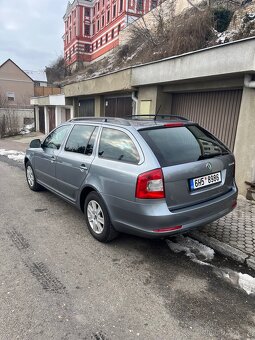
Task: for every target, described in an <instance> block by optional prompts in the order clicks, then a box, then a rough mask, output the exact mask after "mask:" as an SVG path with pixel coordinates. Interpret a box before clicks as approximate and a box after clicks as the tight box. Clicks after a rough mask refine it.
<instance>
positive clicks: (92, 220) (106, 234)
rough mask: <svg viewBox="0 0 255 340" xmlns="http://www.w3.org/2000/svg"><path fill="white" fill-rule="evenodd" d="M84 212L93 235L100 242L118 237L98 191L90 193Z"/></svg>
mask: <svg viewBox="0 0 255 340" xmlns="http://www.w3.org/2000/svg"><path fill="white" fill-rule="evenodd" d="M84 214H85V219H86V223H87V226H88V229H89V231H90V233H91V235H92V236H93V237H94V238H95V239H97V240H98V241H100V242H109V241H111V240H113V239H114V238H115V237H117V235H118V232H117V231H116V230H115V229H114V228H113V226H112V224H111V221H110V217H109V214H108V211H107V208H106V206H105V203H104V201H103V200H102V198H101V197H100V196H99V195H98V194H97V193H96V192H94V191H93V192H91V193H89V194H88V196H87V198H86V200H85V204H84Z"/></svg>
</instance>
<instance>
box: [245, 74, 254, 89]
mask: <svg viewBox="0 0 255 340" xmlns="http://www.w3.org/2000/svg"><path fill="white" fill-rule="evenodd" d="M244 86H245V87H249V88H252V89H255V81H254V80H252V76H251V75H250V74H246V75H245V76H244Z"/></svg>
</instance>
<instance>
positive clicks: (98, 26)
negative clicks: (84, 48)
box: [97, 20, 100, 31]
mask: <svg viewBox="0 0 255 340" xmlns="http://www.w3.org/2000/svg"><path fill="white" fill-rule="evenodd" d="M99 29H100V22H99V20H97V31H99Z"/></svg>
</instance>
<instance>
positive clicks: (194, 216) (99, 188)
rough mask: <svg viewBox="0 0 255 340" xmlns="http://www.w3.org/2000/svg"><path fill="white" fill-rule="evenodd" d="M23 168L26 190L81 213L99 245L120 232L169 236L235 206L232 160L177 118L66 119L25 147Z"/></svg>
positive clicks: (216, 142) (209, 137) (206, 134)
mask: <svg viewBox="0 0 255 340" xmlns="http://www.w3.org/2000/svg"><path fill="white" fill-rule="evenodd" d="M25 168H26V178H27V182H28V186H29V188H30V189H31V190H34V191H39V190H40V189H41V188H42V187H44V188H46V189H48V190H50V191H52V192H54V193H55V194H57V195H59V196H60V197H62V198H64V199H65V200H67V201H68V202H70V203H71V204H73V205H75V206H76V207H78V208H79V209H81V210H82V211H83V212H84V215H85V220H86V224H87V226H88V229H89V231H90V233H91V234H92V235H93V236H94V237H95V238H96V239H97V240H99V241H101V242H108V241H110V240H112V239H113V238H114V237H116V236H117V235H118V233H119V232H125V233H130V234H134V235H140V236H145V237H160V238H163V237H169V236H171V235H175V234H177V233H184V232H187V231H189V230H191V229H193V228H197V227H199V226H204V225H206V224H207V223H210V222H212V221H214V220H216V219H218V218H220V217H222V216H224V215H226V214H228V213H229V212H230V211H231V210H233V209H234V207H235V206H236V198H237V187H236V184H235V180H234V175H235V159H234V156H233V154H232V153H231V152H230V151H229V150H228V148H227V147H226V146H225V145H224V144H223V143H222V142H220V141H219V140H218V139H217V138H216V137H214V136H213V135H212V134H211V133H209V132H208V131H206V130H204V129H203V128H201V127H200V126H199V125H198V124H195V123H192V122H191V121H188V120H185V119H184V118H181V117H178V116H163V115H162V116H155V117H152V118H151V117H149V116H148V117H147V118H146V119H145V117H141V116H135V117H132V118H130V119H121V118H106V117H101V118H76V119H72V120H70V121H68V122H66V123H64V124H62V125H60V126H58V127H57V128H56V129H55V130H53V131H52V132H51V133H50V134H49V135H48V136H47V137H46V138H45V140H44V141H43V142H41V141H40V140H39V139H37V140H33V141H32V142H31V144H30V147H29V148H28V149H27V151H26V156H25Z"/></svg>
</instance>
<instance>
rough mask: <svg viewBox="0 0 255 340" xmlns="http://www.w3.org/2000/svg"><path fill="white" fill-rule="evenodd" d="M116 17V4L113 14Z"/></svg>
mask: <svg viewBox="0 0 255 340" xmlns="http://www.w3.org/2000/svg"><path fill="white" fill-rule="evenodd" d="M112 16H113V17H114V18H115V16H116V5H114V6H113V15H112Z"/></svg>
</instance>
